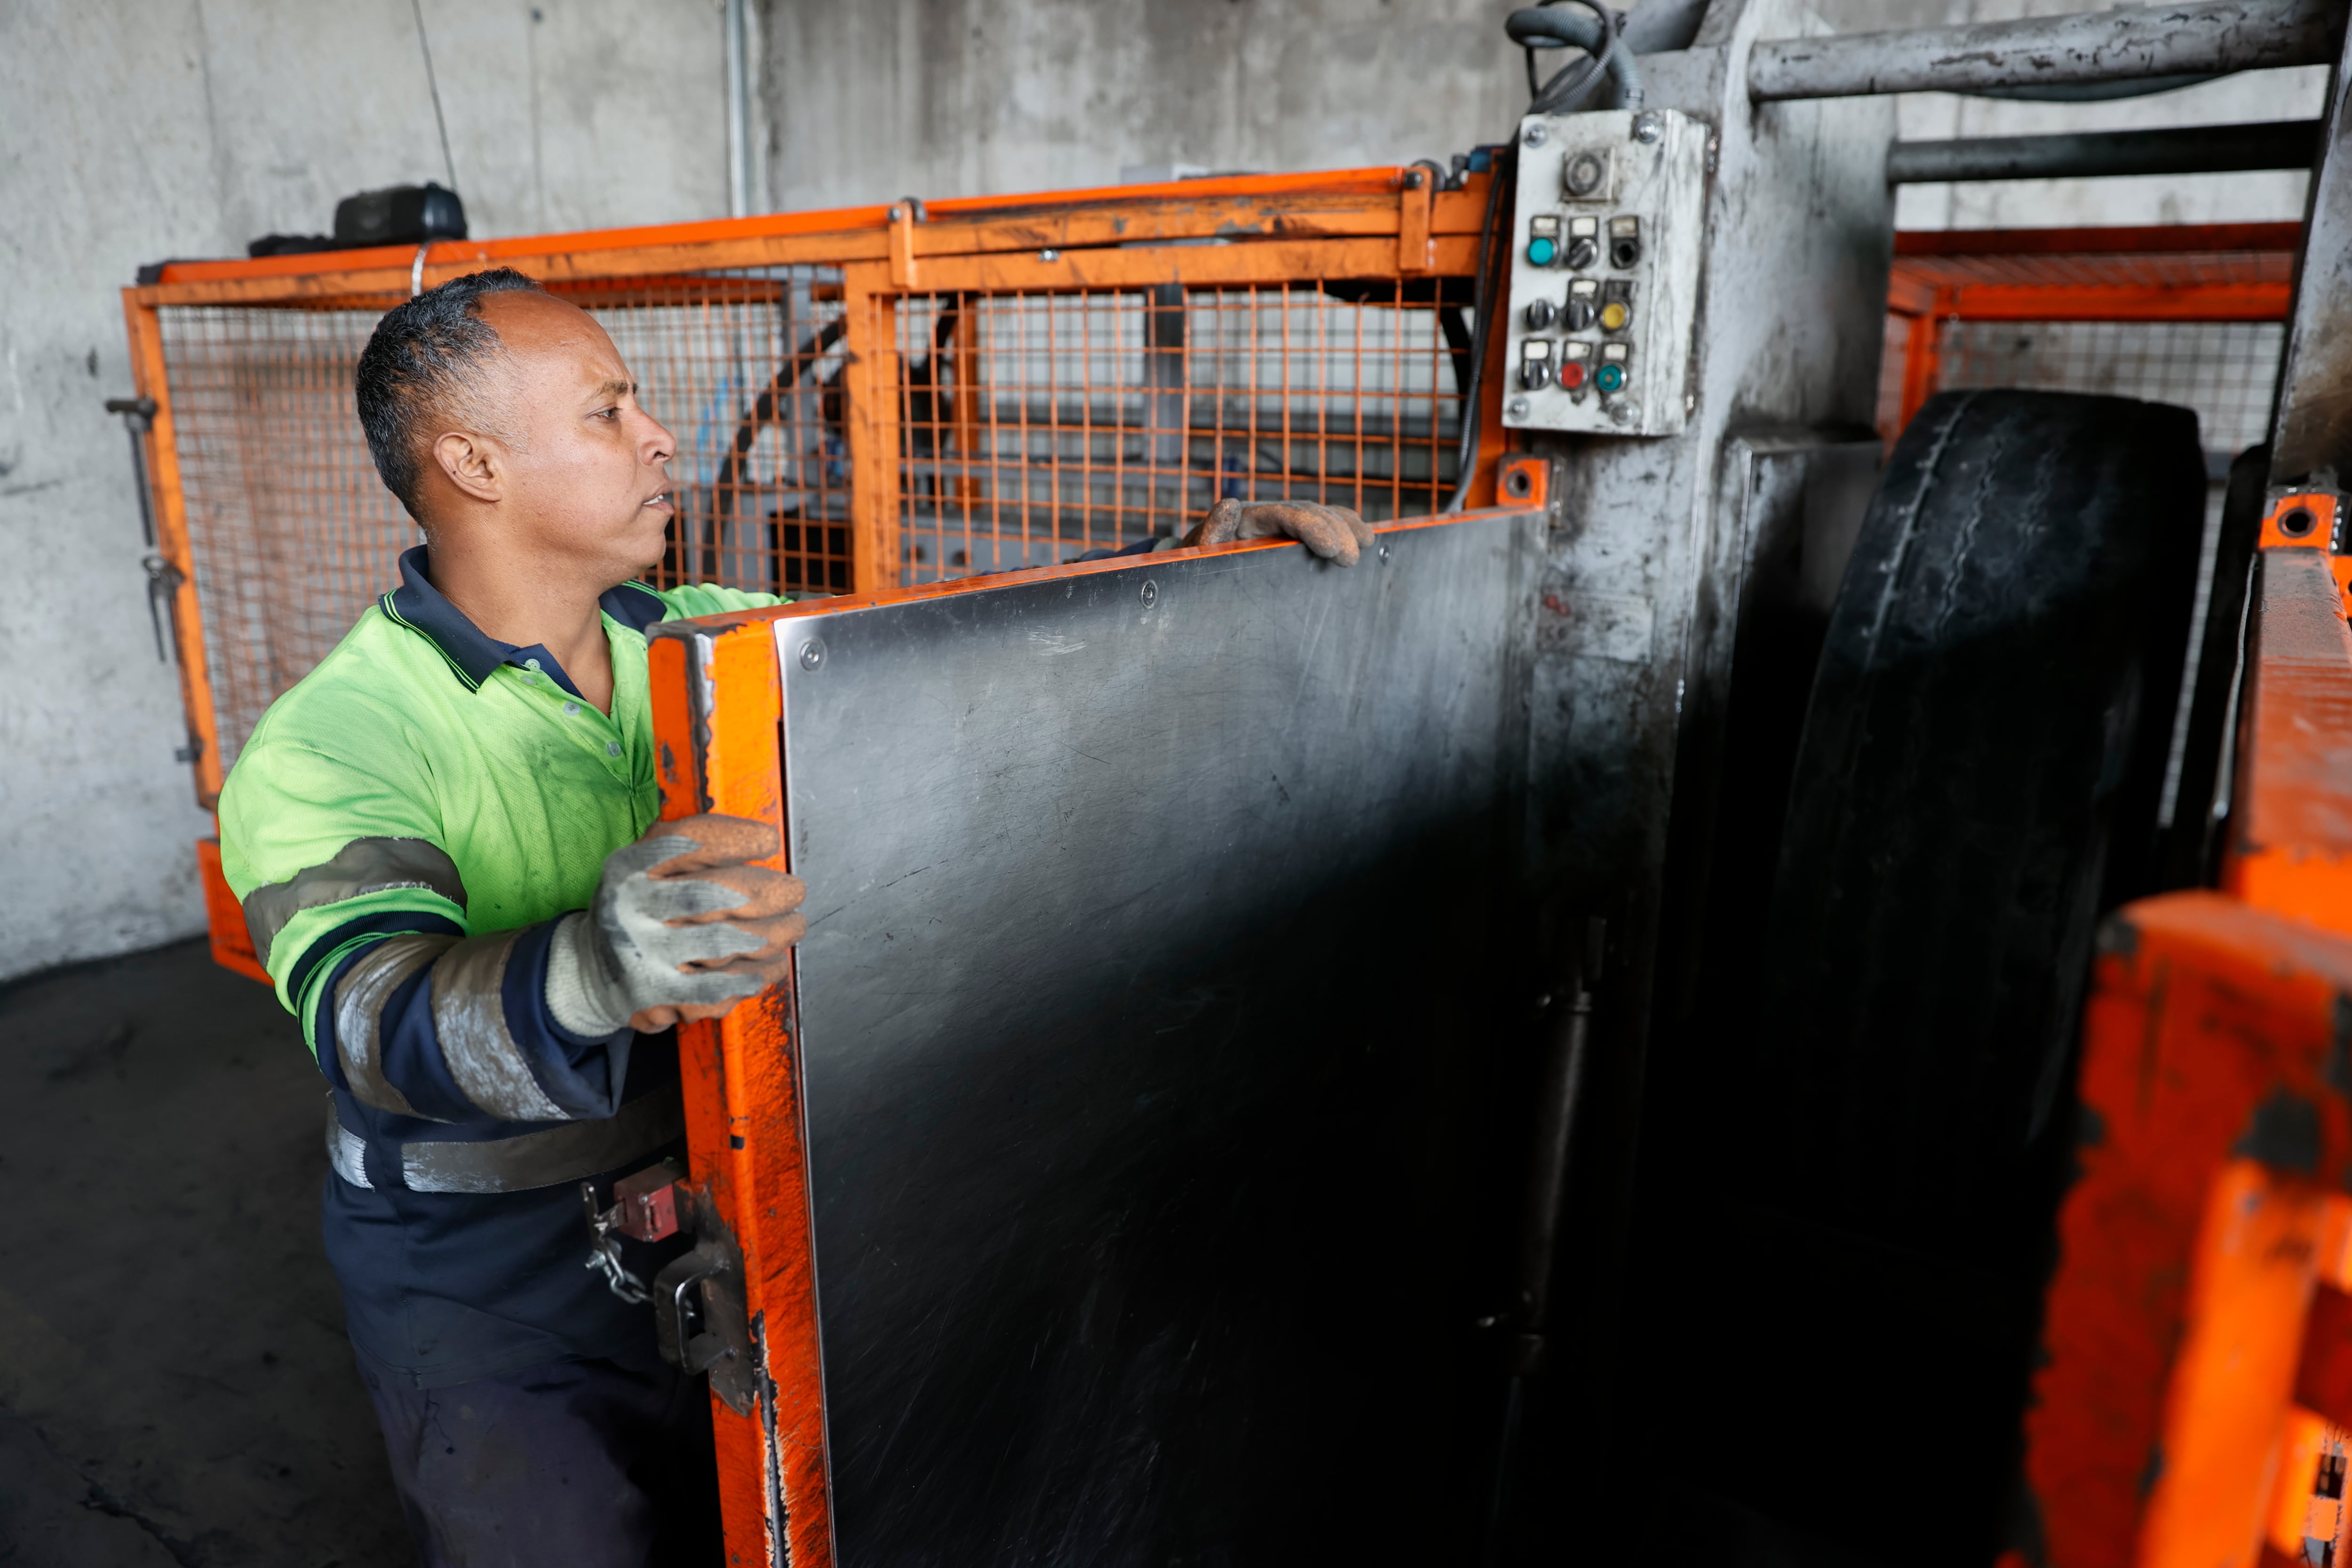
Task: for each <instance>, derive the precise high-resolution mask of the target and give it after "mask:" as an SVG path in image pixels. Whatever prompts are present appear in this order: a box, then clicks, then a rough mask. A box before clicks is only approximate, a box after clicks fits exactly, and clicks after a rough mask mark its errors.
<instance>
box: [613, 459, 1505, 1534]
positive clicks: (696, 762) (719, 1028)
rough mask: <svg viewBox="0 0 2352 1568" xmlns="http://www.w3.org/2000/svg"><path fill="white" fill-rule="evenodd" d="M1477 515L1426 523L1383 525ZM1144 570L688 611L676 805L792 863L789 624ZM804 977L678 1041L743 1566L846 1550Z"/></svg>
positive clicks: (1038, 573) (659, 710)
mask: <svg viewBox="0 0 2352 1568" xmlns="http://www.w3.org/2000/svg"><path fill="white" fill-rule="evenodd" d="M1499 478H1500V488H1501V489H1502V491H1503V492H1504V493H1505V494H1506V495H1507V497H1508V498H1509V500H1510V502H1511V504H1510V506H1508V507H1507V508H1503V509H1499V510H1498V511H1497V512H1496V513H1493V514H1490V515H1502V514H1503V513H1507V512H1518V511H1527V510H1536V511H1540V510H1543V509H1544V508H1545V507H1547V506H1548V505H1549V465H1548V464H1547V463H1545V462H1544V461H1543V460H1541V459H1538V458H1505V459H1502V460H1501V463H1500V476H1499ZM1458 521H1462V519H1461V518H1460V517H1459V516H1455V515H1449V516H1443V517H1430V518H1418V519H1413V520H1412V521H1402V522H1396V523H1391V524H1388V525H1386V526H1385V527H1383V528H1381V530H1380V531H1381V532H1384V533H1385V532H1394V531H1403V530H1408V529H1414V528H1429V527H1436V526H1442V525H1446V524H1451V523H1454V522H1458ZM1288 548H1295V547H1294V546H1290V545H1287V544H1284V543H1280V542H1273V541H1258V542H1247V543H1241V544H1230V545H1220V546H1214V547H1213V550H1214V551H1216V552H1220V553H1223V552H1247V551H1254V550H1277V549H1288ZM1132 565H1133V563H1130V562H1126V561H1117V560H1111V561H1096V562H1087V563H1080V564H1073V565H1067V566H1048V567H1039V568H1035V569H1034V570H1031V571H1025V572H1015V573H1005V574H1000V575H995V576H990V577H967V578H961V579H959V580H956V581H953V582H947V583H932V584H923V585H921V586H919V587H912V588H900V589H894V590H890V591H887V592H883V593H878V594H860V595H845V596H843V597H839V598H832V599H818V600H813V601H809V602H807V603H803V604H798V605H786V606H784V607H782V608H780V609H773V610H754V611H749V612H746V613H743V614H739V615H731V616H711V617H709V618H707V619H703V620H698V621H692V622H687V623H683V624H682V629H685V630H687V631H688V636H662V637H656V638H655V639H654V640H653V643H652V647H651V651H652V665H651V669H650V677H651V680H652V689H653V704H654V735H655V740H656V746H655V751H656V755H657V756H658V757H659V758H660V770H661V773H660V776H661V789H662V815H663V816H665V817H676V816H689V815H691V814H693V813H694V812H697V811H719V812H725V813H729V814H730V815H733V816H748V817H752V818H755V819H756V820H759V821H761V822H765V823H768V824H769V825H771V826H773V827H774V828H775V829H776V831H777V834H778V836H779V837H780V839H781V840H782V843H783V844H784V846H785V853H783V854H780V855H778V856H777V857H776V858H774V859H772V860H770V861H768V862H766V864H768V865H770V866H772V867H773V868H776V869H778V870H790V869H792V867H791V863H790V853H789V852H790V847H791V835H790V834H788V833H786V832H785V831H784V819H783V758H782V752H781V751H780V750H779V748H778V745H777V738H778V734H779V727H780V725H781V724H782V720H783V685H782V677H781V674H780V672H779V670H778V668H777V655H776V637H775V626H774V623H775V622H778V621H784V620H795V619H802V618H805V617H809V616H834V615H841V614H845V613H850V612H855V611H856V610H860V609H866V608H869V607H872V606H874V605H891V604H901V603H905V602H908V601H909V600H916V599H925V598H932V597H938V596H940V595H953V594H966V593H975V592H982V591H985V590H987V589H989V588H992V587H996V586H1000V585H1002V584H1007V583H1013V582H1036V581H1042V580H1048V579H1061V578H1069V577H1078V576H1086V575H1089V574H1095V573H1099V572H1117V571H1123V570H1129V569H1131V568H1132ZM697 659H699V660H700V661H701V663H700V667H699V668H694V665H695V662H696V660H697ZM698 690H699V692H700V693H701V694H702V695H701V699H700V701H699V703H698V701H697V696H696V694H697V691H698ZM698 709H699V711H698ZM798 984H799V982H798V977H797V976H794V977H793V978H792V979H790V980H787V981H786V982H785V983H784V984H782V985H781V986H779V987H778V988H777V989H776V990H774V991H771V992H769V993H767V994H764V995H762V996H760V997H758V998H755V999H754V1000H752V1001H751V1002H748V1003H745V1004H744V1005H741V1006H739V1007H737V1008H736V1009H735V1011H734V1012H732V1013H731V1014H730V1015H728V1016H727V1017H726V1018H724V1019H722V1020H719V1021H718V1022H715V1023H703V1024H688V1025H683V1026H680V1027H679V1029H678V1053H679V1058H680V1062H681V1066H682V1068H683V1071H684V1078H685V1082H686V1108H687V1142H688V1150H689V1152H690V1155H691V1161H692V1164H691V1172H690V1175H691V1179H692V1180H693V1181H694V1183H695V1184H697V1185H698V1187H700V1188H701V1189H702V1191H703V1192H704V1193H705V1194H707V1202H708V1203H709V1205H710V1206H711V1207H712V1208H714V1209H715V1210H716V1212H717V1213H718V1214H719V1216H720V1218H721V1219H722V1221H723V1222H724V1223H725V1224H726V1225H727V1226H728V1227H729V1228H730V1231H731V1232H732V1234H733V1235H734V1237H735V1239H736V1243H737V1245H738V1246H739V1247H740V1249H741V1252H742V1257H743V1274H744V1285H745V1297H746V1300H747V1304H748V1309H749V1311H750V1315H751V1343H752V1346H753V1348H754V1353H755V1354H757V1355H759V1356H760V1357H761V1358H762V1362H763V1364H762V1365H761V1367H759V1368H758V1369H757V1370H758V1372H759V1373H760V1376H759V1377H758V1378H757V1379H756V1380H755V1381H756V1382H757V1384H758V1386H759V1388H760V1396H759V1402H758V1403H757V1404H756V1405H754V1407H753V1408H752V1410H751V1413H750V1414H748V1415H737V1414H736V1413H735V1412H734V1411H732V1410H730V1409H729V1408H728V1406H727V1405H725V1404H724V1403H723V1402H722V1401H721V1400H720V1399H719V1397H718V1396H717V1395H716V1394H713V1395H712V1397H711V1401H710V1409H711V1418H712V1420H713V1421H714V1422H715V1423H716V1424H717V1433H718V1447H719V1507H720V1511H721V1513H722V1516H723V1518H724V1521H725V1525H726V1531H727V1544H728V1557H729V1561H730V1562H732V1563H792V1564H793V1568H825V1565H827V1564H830V1563H832V1561H833V1527H832V1520H831V1515H830V1511H829V1510H830V1506H831V1504H830V1493H829V1491H828V1489H827V1485H826V1473H825V1448H824V1438H825V1432H824V1370H823V1363H822V1359H821V1354H820V1346H819V1343H818V1330H817V1310H816V1289H815V1287H816V1280H815V1273H814V1267H815V1265H814V1256H813V1253H812V1245H813V1241H812V1237H811V1233H810V1228H809V1205H808V1168H807V1155H806V1149H805V1146H804V1145H803V1142H802V1129H803V1119H802V1114H801V1103H800V1089H799V1084H800V1077H799V1072H800V1068H799V1060H800V1058H799V1056H798V1053H797V1048H796V1046H795V1042H794V1040H793V1031H792V1018H793V1005H792V1003H791V1000H790V997H791V995H792V994H793V993H794V992H795V991H796V988H797V986H798Z"/></svg>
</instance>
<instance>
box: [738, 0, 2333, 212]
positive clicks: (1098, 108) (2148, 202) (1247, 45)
mask: <svg viewBox="0 0 2352 1568" xmlns="http://www.w3.org/2000/svg"><path fill="white" fill-rule="evenodd" d="M2095 8H2099V7H2098V6H2097V5H2096V4H2095V0H1817V4H1816V5H1815V9H1816V10H1817V11H1819V12H1820V13H1821V14H1822V16H1823V18H1824V20H1825V21H1826V22H1827V23H1828V24H1829V26H1831V27H1832V29H1834V30H1836V31H1840V32H1861V31H1866V30H1871V29H1875V28H1882V27H1900V26H1938V25H1943V24H1947V23H1960V22H1970V21H1991V20H1995V19H1999V18H2002V17H2008V16H2021V15H2029V14H2032V15H2051V14H2059V13H2063V12H2070V11H2081V10H2085V9H2095ZM1508 9H1509V7H1508V5H1507V4H1505V3H1503V0H1491V3H1490V0H1426V3H1423V4H1412V3H1410V0H873V3H869V4H864V5H839V4H835V3H834V0H767V4H766V5H765V6H764V7H763V13H762V14H763V16H764V18H765V28H764V30H765V35H766V47H765V51H764V58H763V59H762V62H761V64H762V99H763V103H764V107H765V110H766V113H767V118H768V122H769V127H770V130H769V135H770V137H771V141H770V142H769V145H768V147H767V149H766V153H767V158H768V189H769V192H770V195H771V196H772V203H773V205H775V206H777V207H780V208H799V207H810V206H834V205H845V204H849V203H855V202H871V201H877V200H883V199H887V198H889V197H893V196H898V195H918V196H923V197H927V198H928V197H934V196H951V195H988V194H994V193H1000V192H1008V191H1024V190H1050V189H1055V188H1066V187H1069V186H1073V185H1087V184H1108V183H1110V182H1112V181H1115V180H1117V179H1118V178H1119V176H1120V173H1121V171H1122V170H1124V169H1129V168H1133V167H1135V166H1138V165H1163V166H1164V165H1168V164H1172V163H1190V164H1193V165H1196V166H1201V167H1206V168H1211V169H1258V170H1286V169H1312V168H1334V167H1345V166H1348V165H1350V164H1359V163H1395V162H1404V161H1409V160H1411V159H1413V158H1416V157H1423V156H1436V157H1440V158H1443V157H1444V156H1445V155H1446V154H1448V153H1455V152H1459V151H1461V150H1463V149H1465V148H1467V147H1469V146H1470V145H1472V144H1473V143H1474V142H1492V141H1497V140H1500V139H1501V138H1503V137H1505V136H1507V134H1509V132H1510V131H1511V128H1512V127H1513V126H1514V125H1515V124H1516V123H1517V119H1518V116H1519V114H1520V113H1521V112H1522V110H1524V109H1525V108H1526V104H1527V97H1528V94H1527V87H1526V78H1525V75H1524V73H1523V70H1522V68H1521V65H1520V56H1519V52H1518V50H1517V49H1516V48H1513V47H1510V45H1509V44H1508V42H1507V40H1505V39H1504V37H1503V35H1502V20H1503V17H1504V16H1505V15H1506V14H1507V11H1508ZM1555 58H1557V57H1555ZM2325 90H2326V71H2325V69H2324V68H2317V67H2314V68H2306V69H2302V70H2294V71H2263V72H2252V73H2248V74H2246V75H2243V76H2239V77H2233V78H2229V79H2224V80H2221V81H2217V82H2212V83H2209V84H2207V85H2205V86H2202V87H2197V88H2191V89H2184V90H2182V91H2179V92H2172V93H2166V94H2162V95H2160V96H2158V97H2154V98H2147V99H2138V100H2126V101H2123V102H2116V103H2108V104H2095V105H2072V104H2025V103H2009V102H2001V101H1996V100H1988V99H1963V98H1956V97H1953V96H1951V95H1948V94H1944V93H1918V94H1913V95H1909V96H1906V98H1904V99H1903V100H1901V101H1900V106H1899V117H1900V124H1901V127H1902V131H1901V134H1903V135H1905V136H1906V137H1916V138H1940V137H1952V136H2011V135H2030V134H2033V133H2035V132H2045V131H2060V130H2070V129H2079V130H2121V129H2127V128H2130V127H2134V126H2143V125H2193V124H2207V123H2224V122H2229V121H2254V120H2291V119H2304V118H2309V117H2311V116H2314V115H2316V114H2317V113H2318V112H2319V109H2320V100H2321V97H2322V95H2323V94H2324V92H2325ZM2303 187H2304V176H2303V175H2301V174H2208V175H2192V176H2185V177H2170V178H2153V177H2151V178H2137V179H2128V180H2071V181H2050V180H2036V181H2025V182H2019V183H2016V184H1975V185H1932V186H1929V185H1922V186H1914V187H1910V188H1908V189H1906V190H1905V191H1904V192H1903V193H1902V196H1901V201H1900V205H1899V206H1898V208H1897V221H1898V223H1900V224H1901V225H1902V226H1905V227H1912V228H1944V227H1960V228H1986V227H2030V226H2066V225H2076V224H2137V223H2227V222H2256V221H2271V220H2286V219H2294V218H2298V217H2300V216H2302V210H2303Z"/></svg>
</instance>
